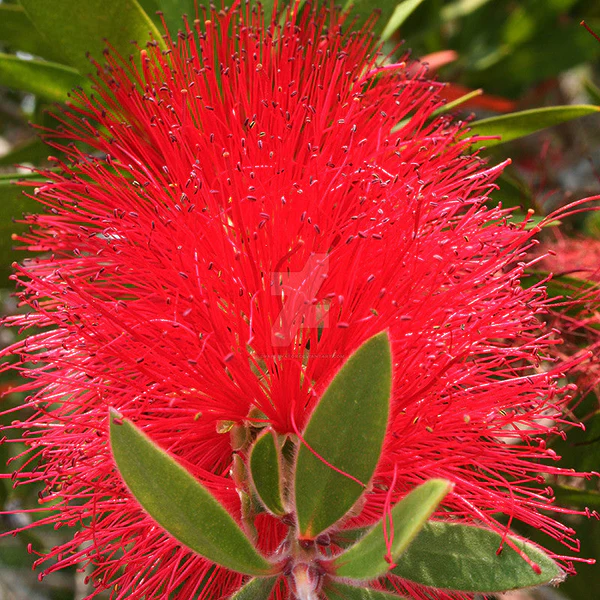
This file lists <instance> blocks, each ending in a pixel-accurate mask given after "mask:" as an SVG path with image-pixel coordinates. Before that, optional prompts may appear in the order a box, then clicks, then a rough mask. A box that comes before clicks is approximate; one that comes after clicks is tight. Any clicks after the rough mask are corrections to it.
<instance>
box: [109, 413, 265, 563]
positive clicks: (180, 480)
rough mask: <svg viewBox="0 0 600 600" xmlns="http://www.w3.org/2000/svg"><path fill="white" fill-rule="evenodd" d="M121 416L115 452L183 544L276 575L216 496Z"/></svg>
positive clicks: (113, 423) (134, 486)
mask: <svg viewBox="0 0 600 600" xmlns="http://www.w3.org/2000/svg"><path fill="white" fill-rule="evenodd" d="M117 416H118V415H116V413H115V412H114V411H111V420H110V443H111V447H112V452H113V456H114V459H115V462H116V464H117V467H118V469H119V472H120V474H121V477H122V478H123V481H125V483H126V484H127V487H128V488H129V489H130V491H131V492H132V494H133V495H134V496H135V498H136V499H137V501H138V502H139V503H140V504H141V505H142V507H143V508H144V509H145V510H146V512H148V514H149V515H150V516H151V517H152V518H153V519H154V520H155V521H156V522H157V523H158V524H159V525H160V526H161V527H163V528H164V529H165V530H166V531H168V532H169V533H170V534H171V535H172V536H173V537H174V538H176V539H177V540H178V541H180V542H181V543H182V544H185V545H186V546H187V547H188V548H190V549H191V550H193V551H194V552H197V553H198V554H201V555H202V556H204V557H206V558H208V559H209V560H211V561H213V562H214V563H216V564H218V565H221V566H223V567H226V568H228V569H231V570H232V571H237V572H238V573H244V574H246V575H267V574H270V573H272V572H273V566H272V565H271V564H270V563H269V562H267V560H266V559H265V558H263V557H262V556H261V555H260V554H258V552H257V551H256V550H255V548H254V546H253V545H252V543H251V542H250V540H249V539H248V538H247V537H246V536H245V535H244V533H243V531H242V530H241V529H240V528H239V526H238V525H237V523H236V522H235V521H234V520H233V518H232V517H231V515H230V514H229V513H228V512H227V511H226V510H225V509H224V508H223V506H221V504H219V502H218V501H217V500H216V499H215V498H214V496H213V495H212V494H211V493H210V492H209V491H208V490H207V489H206V488H205V487H204V486H203V485H202V484H201V483H200V482H198V481H197V480H196V479H195V478H194V477H193V476H192V475H191V474H190V473H188V471H186V470H185V469H184V468H183V467H182V466H181V465H179V464H178V463H177V462H176V461H175V460H174V459H173V458H172V457H171V456H169V455H168V454H167V453H166V452H165V451H164V450H162V449H161V448H159V447H158V446H157V445H156V444H155V443H154V442H153V441H152V440H151V439H150V438H149V437H148V436H147V435H146V434H144V433H143V432H142V431H141V430H140V429H138V428H137V427H136V426H135V425H133V424H132V423H131V422H130V421H128V420H123V421H119V420H118V419H117Z"/></svg>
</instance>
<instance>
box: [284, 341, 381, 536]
mask: <svg viewBox="0 0 600 600" xmlns="http://www.w3.org/2000/svg"><path fill="white" fill-rule="evenodd" d="M391 385H392V358H391V349H390V342H389V338H388V334H387V333H386V332H384V333H380V334H378V335H375V336H374V337H372V338H371V339H369V340H367V341H366V342H365V343H364V344H363V345H362V346H361V347H360V348H359V349H358V350H357V351H356V352H355V353H354V354H353V355H352V356H351V357H350V358H349V359H348V360H347V361H346V363H345V364H344V365H343V367H342V368H341V369H340V371H339V372H338V373H337V375H336V376H335V377H334V379H333V381H332V382H331V383H330V384H329V387H328V388H327V390H326V391H325V393H324V394H323V397H322V398H321V400H320V401H319V403H318V405H317V407H316V408H315V410H314V412H313V414H312V415H311V417H310V420H309V422H308V425H307V426H306V430H305V431H304V436H303V437H304V440H305V442H306V444H308V446H309V447H310V448H311V449H312V450H313V451H314V452H316V453H317V454H318V455H319V457H321V458H322V459H324V460H325V461H327V462H328V463H329V464H326V463H325V462H323V460H321V458H319V457H317V456H315V454H313V452H311V450H309V449H308V448H307V447H306V445H305V444H301V446H300V449H299V451H298V458H297V461H296V474H295V486H294V489H295V495H296V514H297V518H298V526H299V531H300V536H301V537H303V538H307V539H311V538H314V537H316V536H317V535H319V533H321V532H322V531H323V530H325V529H327V528H328V527H330V526H331V525H333V524H334V523H335V522H336V521H338V520H339V519H341V518H342V517H343V516H344V515H345V514H346V513H347V512H348V511H349V510H350V509H351V508H352V506H353V505H354V504H355V503H356V501H357V500H358V499H359V498H360V496H361V495H362V494H363V492H364V490H365V486H366V485H367V484H368V482H369V481H370V479H371V477H372V475H373V472H374V470H375V467H376V466H377V462H378V461H379V456H380V454H381V448H382V445H383V438H384V435H385V431H386V428H387V422H388V415H389V408H390V391H391ZM332 466H333V467H335V468H332ZM336 469H338V470H340V471H343V473H340V472H338V471H337V470H336ZM344 473H345V474H344ZM346 474H348V475H350V476H351V477H353V478H355V479H357V480H358V481H359V482H361V483H362V484H363V485H361V483H358V482H357V481H355V480H354V479H351V478H350V477H348V475H346Z"/></svg>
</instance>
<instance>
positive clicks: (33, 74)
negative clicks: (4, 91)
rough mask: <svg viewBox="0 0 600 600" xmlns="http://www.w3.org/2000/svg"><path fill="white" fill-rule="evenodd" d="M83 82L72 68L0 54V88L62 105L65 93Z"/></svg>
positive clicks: (65, 96)
mask: <svg viewBox="0 0 600 600" xmlns="http://www.w3.org/2000/svg"><path fill="white" fill-rule="evenodd" d="M84 83H85V80H84V79H83V77H81V75H79V73H78V72H77V71H76V70H75V69H71V68H70V67H65V66H63V65H59V64H57V63H51V62H45V61H40V60H23V59H21V58H17V57H16V56H12V55H10V54H1V53H0V85H4V86H6V87H9V88H13V89H17V90H23V91H26V92H31V93H32V94H37V95H39V96H42V97H43V98H45V99H46V100H50V101H51V102H64V101H65V100H66V99H67V94H68V93H69V92H70V91H71V90H72V89H73V88H74V87H76V86H78V85H82V84H84Z"/></svg>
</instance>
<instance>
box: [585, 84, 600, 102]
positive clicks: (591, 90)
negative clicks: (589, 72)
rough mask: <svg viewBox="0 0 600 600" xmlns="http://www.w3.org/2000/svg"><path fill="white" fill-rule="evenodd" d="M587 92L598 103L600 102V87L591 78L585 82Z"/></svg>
mask: <svg viewBox="0 0 600 600" xmlns="http://www.w3.org/2000/svg"><path fill="white" fill-rule="evenodd" d="M584 86H585V90H586V92H587V93H588V94H589V95H590V96H591V98H592V100H593V101H594V102H595V103H596V104H600V88H599V87H598V86H597V85H594V84H593V83H592V82H591V81H590V80H589V79H586V80H585V82H584Z"/></svg>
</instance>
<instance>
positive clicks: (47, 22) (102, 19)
mask: <svg viewBox="0 0 600 600" xmlns="http://www.w3.org/2000/svg"><path fill="white" fill-rule="evenodd" d="M20 2H21V5H22V6H23V8H24V9H25V12H26V14H27V16H28V17H29V19H30V21H31V22H32V23H33V25H34V27H35V28H36V29H37V30H38V32H39V33H40V34H41V35H42V36H43V37H44V38H45V39H46V40H47V41H48V42H49V43H50V44H52V45H53V47H55V48H56V49H57V50H59V51H60V53H61V55H62V57H63V60H64V61H65V62H66V63H67V64H69V65H71V66H72V67H75V68H76V69H78V70H79V71H80V72H81V73H88V72H90V71H92V70H93V68H92V65H91V63H90V61H89V60H88V58H87V56H86V53H87V52H90V53H91V54H92V55H93V56H94V57H95V58H101V56H102V52H103V50H104V48H105V47H106V43H105V41H104V40H105V39H106V40H108V41H109V42H110V44H111V45H112V47H113V48H114V49H115V50H116V51H117V52H118V53H120V54H121V55H122V56H123V57H127V56H129V55H130V54H132V53H134V52H135V46H133V45H132V43H131V42H132V41H136V42H138V43H139V44H140V45H142V46H144V45H145V44H146V42H147V41H148V40H149V39H150V36H151V37H152V38H154V39H155V40H157V41H158V42H159V43H161V44H162V38H161V33H160V32H159V30H158V29H157V28H156V27H155V25H154V23H153V22H152V20H151V19H150V17H149V16H148V15H147V14H146V13H145V12H144V11H143V9H142V8H141V6H140V5H139V3H138V2H137V0H86V1H85V2H81V1H80V0H60V2H48V0H20Z"/></svg>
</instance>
